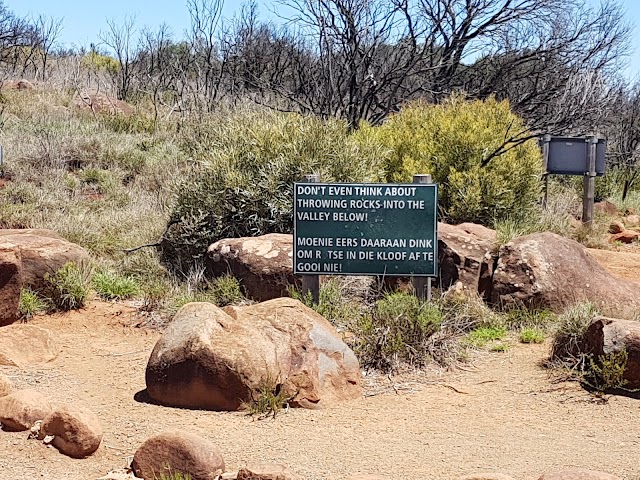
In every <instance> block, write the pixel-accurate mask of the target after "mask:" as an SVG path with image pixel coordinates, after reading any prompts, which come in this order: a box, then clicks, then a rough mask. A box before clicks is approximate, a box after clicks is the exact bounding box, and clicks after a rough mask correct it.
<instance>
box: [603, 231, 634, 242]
mask: <svg viewBox="0 0 640 480" xmlns="http://www.w3.org/2000/svg"><path fill="white" fill-rule="evenodd" d="M638 238H640V232H636V231H635V230H623V231H622V232H620V233H616V234H615V235H611V238H609V242H610V243H613V242H621V243H633V242H635V241H637V240H638Z"/></svg>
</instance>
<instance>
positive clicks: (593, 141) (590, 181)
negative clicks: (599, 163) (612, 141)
mask: <svg viewBox="0 0 640 480" xmlns="http://www.w3.org/2000/svg"><path fill="white" fill-rule="evenodd" d="M586 141H587V165H588V171H587V172H585V175H584V189H583V190H584V193H583V197H582V223H583V224H584V225H587V226H589V227H590V226H591V224H592V222H593V205H594V199H595V190H596V188H595V186H596V183H595V180H596V174H597V173H596V146H597V144H598V137H595V136H594V137H589V138H587V140H586Z"/></svg>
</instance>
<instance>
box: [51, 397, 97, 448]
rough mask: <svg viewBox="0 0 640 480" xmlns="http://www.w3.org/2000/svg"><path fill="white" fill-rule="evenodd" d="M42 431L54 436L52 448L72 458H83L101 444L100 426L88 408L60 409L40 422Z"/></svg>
mask: <svg viewBox="0 0 640 480" xmlns="http://www.w3.org/2000/svg"><path fill="white" fill-rule="evenodd" d="M42 431H43V432H44V433H45V434H46V435H47V436H55V438H54V439H53V442H52V443H53V446H54V447H56V448H57V449H58V450H60V452H62V453H64V454H65V455H67V456H69V457H72V458H85V457H88V456H89V455H91V454H92V453H94V452H95V451H96V450H97V449H98V447H99V446H100V442H102V425H101V423H100V420H99V419H98V417H97V416H96V415H95V414H94V413H93V412H92V411H91V410H89V409H88V408H84V407H61V408H58V409H56V410H55V411H53V412H51V413H50V414H49V415H47V417H46V418H45V419H44V420H43V422H42Z"/></svg>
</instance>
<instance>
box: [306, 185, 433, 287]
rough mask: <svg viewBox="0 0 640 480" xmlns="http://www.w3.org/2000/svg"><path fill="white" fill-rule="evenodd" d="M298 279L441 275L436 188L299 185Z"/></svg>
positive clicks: (414, 186) (422, 186) (420, 186)
mask: <svg viewBox="0 0 640 480" xmlns="http://www.w3.org/2000/svg"><path fill="white" fill-rule="evenodd" d="M293 198H294V208H293V215H294V220H293V225H294V235H293V240H294V246H293V255H294V260H293V270H294V273H295V274H296V275H395V276H409V275H411V276H428V277H435V276H437V274H438V234H437V225H438V222H437V207H438V201H437V199H438V186H437V185H436V184H414V183H410V184H382V183H373V184H364V183H296V184H295V185H294V195H293Z"/></svg>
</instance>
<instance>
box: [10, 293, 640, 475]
mask: <svg viewBox="0 0 640 480" xmlns="http://www.w3.org/2000/svg"><path fill="white" fill-rule="evenodd" d="M131 315H132V311H131V309H128V308H127V307H123V306H118V305H110V304H103V303H94V304H92V305H91V306H90V307H89V308H87V309H85V310H84V311H82V312H74V313H71V314H65V315H56V316H51V317H40V318H37V319H36V320H35V321H34V323H35V324H37V325H40V326H44V327H46V328H48V329H50V330H51V331H52V332H54V335H55V336H56V337H57V338H58V339H59V341H60V343H61V345H62V353H61V355H60V357H59V358H58V359H57V360H55V361H54V362H52V363H51V364H49V365H46V366H44V367H42V366H41V367H38V368H30V369H27V370H23V371H19V370H16V369H12V368H7V367H0V371H1V372H3V373H5V374H7V375H9V376H11V377H12V379H13V380H14V381H15V383H16V384H17V385H18V386H20V387H27V386H29V387H33V388H36V389H38V390H40V391H42V392H43V393H45V394H46V395H48V396H49V397H50V398H51V400H52V401H54V402H81V403H84V404H86V405H87V406H89V407H90V408H92V409H93V410H94V411H95V412H96V413H97V414H98V415H99V417H100V418H101V420H102V422H103V425H104V428H105V432H106V433H105V437H104V442H103V446H102V447H101V449H100V450H99V452H98V453H97V454H96V455H95V456H93V457H91V458H88V459H85V460H72V459H69V458H67V457H65V456H63V455H61V454H59V453H58V452H57V451H56V450H55V449H53V448H47V447H44V446H43V445H42V444H40V443H39V442H37V441H35V440H27V435H26V434H25V433H0V472H2V473H1V474H0V478H2V479H5V478H6V479H32V478H33V479H51V480H54V479H55V480H64V479H69V480H71V479H74V480H75V479H78V480H80V479H82V480H87V479H93V478H97V477H100V476H102V475H104V474H105V473H106V472H107V471H109V470H110V469H112V468H118V467H122V466H124V464H125V462H126V457H127V456H129V455H132V454H133V453H134V451H135V449H136V447H137V446H138V445H139V444H140V442H142V441H143V440H144V439H145V438H147V437H149V436H150V435H152V434H155V433H157V432H160V431H162V430H163V429H165V428H168V427H179V428H183V429H186V430H190V431H193V432H196V433H198V434H200V435H202V436H204V437H207V438H210V439H212V440H213V441H215V442H216V443H217V444H219V446H220V448H221V449H222V452H223V454H224V457H225V460H226V462H227V466H228V469H237V468H238V467H240V466H242V465H244V464H246V463H252V462H264V461H266V462H278V463H283V464H286V465H290V466H291V467H292V468H293V469H294V470H295V471H297V472H299V473H300V474H302V475H304V476H305V477H306V478H308V479H340V478H343V477H344V476H345V475H346V474H355V473H379V474H383V475H388V478H392V479H400V478H402V479H416V480H417V479H454V478H457V477H458V476H460V475H463V474H466V473H473V472H478V471H482V470H485V471H487V470H488V471H502V472H507V473H510V474H511V475H513V476H514V477H515V478H516V479H518V480H520V479H532V480H534V479H537V478H538V476H539V475H540V474H541V473H543V472H545V471H549V470H553V469H556V468H561V467H565V466H581V467H588V468H594V469H599V470H603V471H608V472H610V473H617V474H619V475H621V476H623V477H624V478H626V479H632V478H635V477H634V476H635V475H640V463H639V462H638V460H637V459H638V458H639V454H640V428H639V427H638V425H640V401H637V400H632V399H629V398H624V397H614V398H612V399H611V400H610V401H609V402H608V403H607V404H605V405H598V404H596V403H594V402H592V399H591V397H590V396H589V395H588V394H587V393H585V392H584V391H582V390H581V389H580V388H579V387H578V386H577V385H575V384H571V383H569V384H567V383H561V384H554V383H553V382H551V380H550V378H549V377H548V374H547V372H546V371H545V370H544V369H542V368H541V367H539V365H538V364H539V362H540V361H541V360H542V359H543V358H544V357H545V355H546V354H547V349H548V347H546V346H524V345H516V346H514V347H513V348H512V349H511V350H509V351H508V352H506V353H493V354H483V355H481V356H480V357H479V358H477V359H475V361H474V363H473V367H472V368H471V367H470V369H469V370H468V371H467V370H465V371H458V372H453V373H445V374H442V375H437V374H435V373H434V374H430V375H422V376H420V377H414V378H408V377H407V378H403V379H395V381H396V383H397V384H398V385H397V387H398V391H399V393H398V394H396V393H395V392H394V390H393V389H392V388H387V389H386V390H387V391H386V393H381V394H376V395H373V396H369V397H365V398H362V399H360V400H357V401H354V402H350V403H346V404H343V405H342V406H340V407H337V408H334V409H330V410H324V411H305V410H291V411H289V412H288V413H286V414H285V413H283V414H281V415H279V416H278V417H277V418H276V419H275V420H263V421H254V420H252V419H251V418H248V417H246V416H244V415H242V414H239V413H215V412H206V411H189V410H180V409H174V408H166V407H159V406H155V405H149V404H144V403H138V402H136V401H135V400H134V399H133V397H134V395H135V393H136V392H138V391H140V390H142V389H143V388H144V386H145V385H144V369H145V365H146V360H147V357H148V355H149V353H150V351H151V349H152V348H153V345H154V343H155V341H156V339H157V337H158V334H157V333H156V332H153V331H147V330H144V329H138V328H133V327H129V326H126V325H129V324H131V321H132V320H131ZM456 390H458V391H459V392H464V393H459V392H457V391H456ZM375 391H378V390H375ZM369 392H374V390H372V389H369Z"/></svg>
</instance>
